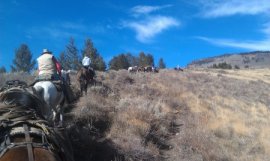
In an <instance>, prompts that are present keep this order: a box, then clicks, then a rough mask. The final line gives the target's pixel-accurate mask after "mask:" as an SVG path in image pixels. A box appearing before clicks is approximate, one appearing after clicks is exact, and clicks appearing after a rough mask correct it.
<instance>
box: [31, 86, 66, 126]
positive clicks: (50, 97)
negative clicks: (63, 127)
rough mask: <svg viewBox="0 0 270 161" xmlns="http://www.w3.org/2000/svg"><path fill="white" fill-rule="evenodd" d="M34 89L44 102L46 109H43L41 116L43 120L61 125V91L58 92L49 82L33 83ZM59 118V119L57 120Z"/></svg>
mask: <svg viewBox="0 0 270 161" xmlns="http://www.w3.org/2000/svg"><path fill="white" fill-rule="evenodd" d="M34 88H35V90H36V92H37V93H38V95H39V96H40V97H41V98H42V99H43V100H44V101H45V102H46V104H47V107H44V108H47V109H44V110H42V111H44V113H43V116H44V117H45V119H47V120H50V121H54V123H55V122H56V121H58V120H57V119H59V121H60V122H59V123H60V124H62V123H63V105H64V101H65V97H64V94H63V92H62V91H58V90H57V88H56V87H55V85H54V84H53V83H52V82H51V81H40V82H37V83H35V85H34ZM58 116H59V118H57V117H58Z"/></svg>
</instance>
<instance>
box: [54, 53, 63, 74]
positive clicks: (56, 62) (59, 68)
mask: <svg viewBox="0 0 270 161" xmlns="http://www.w3.org/2000/svg"><path fill="white" fill-rule="evenodd" d="M52 60H53V62H54V64H55V66H56V70H57V72H58V74H59V75H60V76H61V70H62V67H61V64H60V63H59V62H58V61H57V59H56V58H55V57H54V56H53V57H52Z"/></svg>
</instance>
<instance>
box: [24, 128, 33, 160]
mask: <svg viewBox="0 0 270 161" xmlns="http://www.w3.org/2000/svg"><path fill="white" fill-rule="evenodd" d="M23 128H24V135H25V141H26V146H27V152H28V159H29V161H34V154H33V147H32V143H31V139H30V134H29V129H28V126H27V124H23Z"/></svg>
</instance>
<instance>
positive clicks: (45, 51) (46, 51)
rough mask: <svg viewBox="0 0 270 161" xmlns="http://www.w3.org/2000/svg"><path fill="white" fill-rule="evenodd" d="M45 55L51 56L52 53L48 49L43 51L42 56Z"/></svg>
mask: <svg viewBox="0 0 270 161" xmlns="http://www.w3.org/2000/svg"><path fill="white" fill-rule="evenodd" d="M45 53H48V54H51V53H52V52H51V51H49V50H48V49H43V50H42V54H45Z"/></svg>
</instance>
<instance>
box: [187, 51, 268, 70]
mask: <svg viewBox="0 0 270 161" xmlns="http://www.w3.org/2000/svg"><path fill="white" fill-rule="evenodd" d="M224 62H226V63H227V64H231V66H232V67H235V66H238V67H240V68H241V69H243V68H253V69H258V68H269V67H270V52H269V51H255V52H249V53H239V54H224V55H221V56H216V57H210V58H205V59H201V60H196V61H193V62H191V63H190V64H188V67H190V68H196V67H202V68H207V67H212V66H213V65H214V64H219V63H224Z"/></svg>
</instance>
